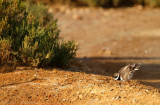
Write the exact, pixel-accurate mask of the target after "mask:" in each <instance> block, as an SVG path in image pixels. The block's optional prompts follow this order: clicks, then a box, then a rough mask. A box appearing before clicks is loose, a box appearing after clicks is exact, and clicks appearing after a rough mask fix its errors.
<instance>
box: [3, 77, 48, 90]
mask: <svg viewBox="0 0 160 105" xmlns="http://www.w3.org/2000/svg"><path fill="white" fill-rule="evenodd" d="M36 80H45V79H38V78H34V79H32V80H30V81H25V82H20V83H11V84H7V85H2V86H0V88H3V87H8V86H14V85H15V86H16V85H20V84H24V83H29V82H33V81H36Z"/></svg>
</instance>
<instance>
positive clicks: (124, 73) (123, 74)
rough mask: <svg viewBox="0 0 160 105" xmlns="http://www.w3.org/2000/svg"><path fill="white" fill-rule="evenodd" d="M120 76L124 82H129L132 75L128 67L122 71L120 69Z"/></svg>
mask: <svg viewBox="0 0 160 105" xmlns="http://www.w3.org/2000/svg"><path fill="white" fill-rule="evenodd" d="M119 74H120V76H121V77H122V79H123V80H126V81H127V80H129V79H130V78H129V77H130V75H131V71H130V69H129V67H128V66H125V67H123V68H122V69H120V71H119Z"/></svg>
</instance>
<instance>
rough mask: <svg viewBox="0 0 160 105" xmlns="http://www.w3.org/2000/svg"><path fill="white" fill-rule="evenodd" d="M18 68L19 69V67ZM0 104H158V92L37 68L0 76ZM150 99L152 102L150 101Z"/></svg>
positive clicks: (97, 77) (136, 84)
mask: <svg viewBox="0 0 160 105" xmlns="http://www.w3.org/2000/svg"><path fill="white" fill-rule="evenodd" d="M19 69H20V68H19ZM0 77H1V78H0V95H1V96H0V103H1V104H12V105H18V104H30V105H31V104H32V105H35V104H53V105H82V104H84V105H90V104H93V105H106V104H108V105H132V104H133V105H135V104H136V105H140V104H141V105H158V104H159V103H160V101H159V98H160V93H159V92H158V90H157V89H155V88H153V87H149V86H144V85H142V84H140V83H139V82H137V81H129V82H120V81H115V80H113V78H112V77H108V76H102V75H95V74H86V73H83V72H71V71H65V70H58V69H54V70H43V69H36V70H32V69H31V68H29V70H26V69H25V68H23V71H15V72H13V73H5V74H2V73H1V74H0ZM151 100H152V101H151Z"/></svg>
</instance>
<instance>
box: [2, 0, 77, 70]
mask: <svg viewBox="0 0 160 105" xmlns="http://www.w3.org/2000/svg"><path fill="white" fill-rule="evenodd" d="M33 7H34V9H30V8H28V10H26V7H25V5H24V4H23V3H22V1H21V0H12V1H7V0H4V1H3V0H1V1H0V14H1V15H0V42H1V47H0V53H1V55H0V56H4V54H7V55H6V56H5V57H6V58H2V57H1V58H0V60H1V66H2V65H3V64H5V62H6V63H7V62H8V61H10V60H11V61H14V60H13V58H14V59H16V61H17V62H22V64H25V65H26V64H27V65H30V66H39V67H45V66H58V67H65V66H66V65H68V63H69V61H70V59H72V58H74V57H75V54H76V50H77V45H76V44H75V42H74V41H68V42H67V41H66V42H65V41H61V40H60V39H59V32H60V30H59V29H58V26H57V21H56V20H53V19H52V18H53V16H52V15H49V13H48V11H47V8H46V7H44V6H42V5H38V6H33ZM38 11H39V12H38ZM35 13H39V14H35ZM4 42H5V43H6V44H5V48H3V47H2V46H4ZM6 51H8V52H9V53H5V52H6ZM10 55H11V56H12V58H11V59H10ZM4 59H5V60H4ZM59 59H60V60H59ZM2 61H3V62H2Z"/></svg>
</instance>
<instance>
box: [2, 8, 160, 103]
mask: <svg viewBox="0 0 160 105" xmlns="http://www.w3.org/2000/svg"><path fill="white" fill-rule="evenodd" d="M49 11H50V12H52V11H54V12H55V17H56V18H58V20H59V26H60V28H61V31H62V32H61V37H64V39H68V40H75V41H76V42H77V43H78V44H79V51H78V53H77V59H76V60H74V61H72V63H71V67H70V68H69V69H66V70H64V69H63V70H62V69H34V68H29V67H26V68H25V67H18V68H17V70H16V71H15V72H9V73H1V74H0V77H1V78H0V104H2V105H6V104H8V105H18V104H19V105H21V104H25V105H37V104H40V105H41V104H44V105H48V104H53V105H83V104H84V105H159V104H160V92H159V89H160V23H159V19H160V9H147V8H146V9H143V8H142V7H132V8H125V9H102V8H99V9H90V8H80V9H77V8H73V9H67V8H64V7H61V8H50V10H49ZM133 62H140V63H141V64H142V65H141V68H140V70H139V71H137V72H136V73H135V75H134V78H133V80H131V81H128V82H120V81H115V80H113V78H112V77H111V76H112V75H113V73H114V72H117V71H118V70H119V69H120V68H121V67H123V66H124V65H126V64H128V63H133Z"/></svg>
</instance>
